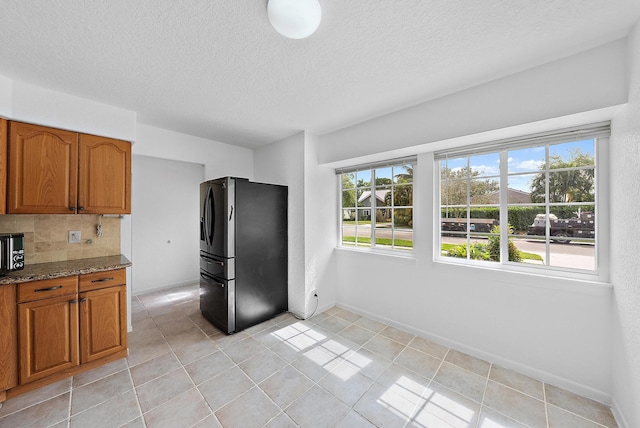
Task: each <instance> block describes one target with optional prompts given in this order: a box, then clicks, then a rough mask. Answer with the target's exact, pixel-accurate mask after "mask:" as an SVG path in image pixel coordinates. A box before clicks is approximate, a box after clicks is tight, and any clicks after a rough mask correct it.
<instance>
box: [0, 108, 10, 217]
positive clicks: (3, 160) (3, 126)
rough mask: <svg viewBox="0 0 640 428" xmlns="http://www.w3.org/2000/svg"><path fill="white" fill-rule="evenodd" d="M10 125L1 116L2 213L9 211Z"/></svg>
mask: <svg viewBox="0 0 640 428" xmlns="http://www.w3.org/2000/svg"><path fill="white" fill-rule="evenodd" d="M8 135H9V126H8V123H7V120H6V119H2V118H0V214H6V213H7V139H8Z"/></svg>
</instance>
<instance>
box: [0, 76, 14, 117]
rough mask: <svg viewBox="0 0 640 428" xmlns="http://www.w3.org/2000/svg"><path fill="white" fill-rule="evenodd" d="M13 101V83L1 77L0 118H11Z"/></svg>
mask: <svg viewBox="0 0 640 428" xmlns="http://www.w3.org/2000/svg"><path fill="white" fill-rule="evenodd" d="M12 99H13V81H12V80H11V79H9V78H7V77H4V76H2V75H0V116H2V117H11V111H12V110H13V108H12V102H11V100H12Z"/></svg>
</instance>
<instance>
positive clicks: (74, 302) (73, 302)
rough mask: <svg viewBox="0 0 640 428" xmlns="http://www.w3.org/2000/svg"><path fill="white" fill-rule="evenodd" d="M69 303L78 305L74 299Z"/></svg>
mask: <svg viewBox="0 0 640 428" xmlns="http://www.w3.org/2000/svg"><path fill="white" fill-rule="evenodd" d="M69 303H71V304H72V305H73V304H76V303H78V301H77V300H76V299H73V300H69Z"/></svg>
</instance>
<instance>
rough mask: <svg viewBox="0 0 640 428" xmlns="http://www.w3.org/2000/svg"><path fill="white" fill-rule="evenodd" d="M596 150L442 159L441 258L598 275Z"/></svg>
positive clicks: (513, 151) (531, 150)
mask: <svg viewBox="0 0 640 428" xmlns="http://www.w3.org/2000/svg"><path fill="white" fill-rule="evenodd" d="M596 143H597V138H587V139H584V138H582V139H578V140H577V141H566V142H558V141H554V142H553V143H548V144H541V143H540V142H538V143H537V144H534V145H531V146H526V145H524V146H523V145H522V144H519V145H513V146H511V147H510V146H509V145H506V146H505V148H504V149H494V151H487V152H482V151H481V150H479V149H476V150H475V151H473V152H470V153H469V154H464V153H461V154H452V155H451V156H449V155H448V154H447V153H444V154H442V153H440V154H438V155H437V156H436V159H437V162H438V164H439V171H440V214H441V216H440V217H441V218H440V230H441V237H440V239H441V242H440V244H441V245H440V247H441V256H442V257H452V258H461V259H468V260H480V261H486V262H488V263H502V264H506V263H516V264H527V265H530V266H542V267H554V268H561V269H570V270H585V271H595V270H596V239H597V236H596V222H595V219H596V201H597V197H596V185H595V184H596V182H595V178H596V156H595V153H596Z"/></svg>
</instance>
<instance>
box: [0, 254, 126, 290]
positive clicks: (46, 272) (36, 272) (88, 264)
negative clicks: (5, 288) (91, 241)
mask: <svg viewBox="0 0 640 428" xmlns="http://www.w3.org/2000/svg"><path fill="white" fill-rule="evenodd" d="M127 266H131V262H130V261H129V259H127V258H126V257H125V256H123V255H122V254H120V255H118V256H106V257H93V258H90V259H78V260H66V261H63V262H50V263H37V264H33V265H26V266H25V267H24V269H22V270H19V271H15V272H11V273H9V274H7V275H5V276H0V285H3V284H17V283H21V282H29V281H38V280H41V279H51V278H61V277H64V276H71V275H80V274H85V273H94V272H103V271H106V270H115V269H122V268H125V267H127Z"/></svg>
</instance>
